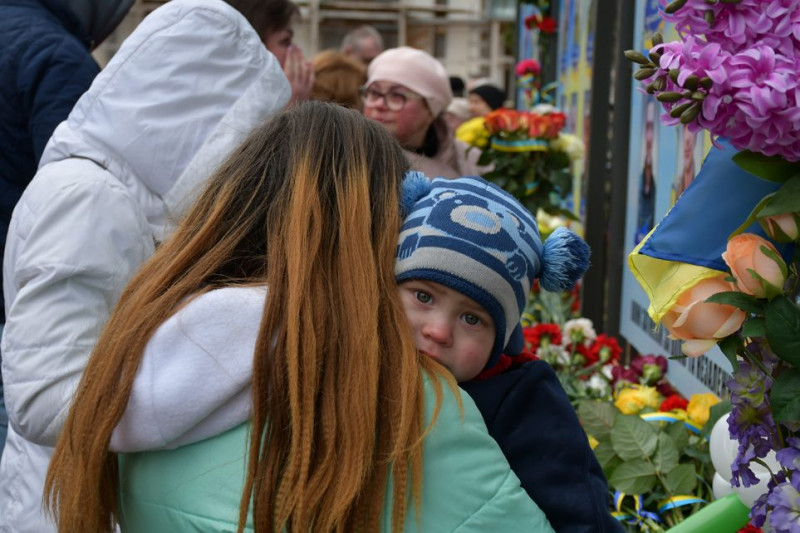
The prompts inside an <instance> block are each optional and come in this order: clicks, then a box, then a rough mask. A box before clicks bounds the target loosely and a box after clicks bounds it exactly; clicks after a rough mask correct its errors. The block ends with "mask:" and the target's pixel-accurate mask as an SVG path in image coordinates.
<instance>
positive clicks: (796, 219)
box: [758, 213, 800, 242]
mask: <svg viewBox="0 0 800 533" xmlns="http://www.w3.org/2000/svg"><path fill="white" fill-rule="evenodd" d="M758 222H759V224H761V227H762V228H764V231H765V232H766V233H767V235H769V238H770V239H772V240H774V241H778V242H792V241H796V240H797V239H798V237H800V213H784V214H782V215H773V216H771V217H762V218H759V219H758Z"/></svg>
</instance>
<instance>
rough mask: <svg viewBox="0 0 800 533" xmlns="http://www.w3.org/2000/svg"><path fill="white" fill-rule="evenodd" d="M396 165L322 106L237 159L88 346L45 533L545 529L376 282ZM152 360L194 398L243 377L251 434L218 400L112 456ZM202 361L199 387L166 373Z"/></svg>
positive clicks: (277, 121) (298, 114) (471, 413)
mask: <svg viewBox="0 0 800 533" xmlns="http://www.w3.org/2000/svg"><path fill="white" fill-rule="evenodd" d="M407 170H408V164H407V163H406V160H405V158H404V156H403V152H402V150H401V149H400V147H399V145H398V144H397V143H396V142H395V141H394V140H393V139H392V138H391V137H390V136H389V134H388V133H387V132H386V131H385V130H384V129H383V128H382V127H381V126H380V125H378V124H376V123H373V122H370V121H369V120H367V119H365V118H363V117H362V116H361V115H359V114H358V113H357V112H355V111H350V110H347V109H344V108H341V107H339V106H336V105H333V104H324V103H319V102H309V103H305V104H301V105H298V106H296V107H294V108H292V109H290V110H288V111H285V112H283V113H281V114H279V115H278V116H276V117H275V118H274V119H272V120H271V121H270V122H269V123H267V124H265V125H263V126H261V127H259V128H257V129H256V131H254V132H253V133H252V134H251V135H250V136H249V137H248V139H247V140H246V141H245V142H244V143H243V144H242V145H241V146H240V147H239V148H238V149H237V150H235V151H234V153H233V154H232V155H231V156H230V157H229V158H228V159H227V161H226V162H224V163H223V164H222V165H221V167H220V168H219V169H218V170H217V172H216V173H215V175H214V176H213V177H212V178H211V180H210V182H209V184H208V186H207V187H206V189H205V190H204V192H203V193H202V194H201V196H200V198H199V199H198V200H197V202H196V203H195V204H194V206H193V207H192V209H191V210H190V211H189V214H188V216H187V217H186V218H185V219H184V220H183V221H182V222H181V224H180V225H179V227H178V229H177V230H176V232H175V234H174V236H173V237H172V238H170V239H169V240H167V241H166V242H165V243H164V244H163V245H162V246H161V247H160V248H159V249H158V250H157V251H156V253H155V255H154V256H153V257H152V258H151V259H150V260H149V261H148V262H147V263H146V264H145V265H144V267H143V268H142V270H141V271H140V272H139V273H138V274H137V275H136V277H135V278H134V279H133V280H132V281H131V283H130V284H129V285H128V287H127V288H126V290H125V292H124V293H123V295H122V297H121V299H120V301H119V303H118V305H117V307H116V308H115V310H114V312H113V314H112V316H111V318H110V320H109V321H108V324H107V326H106V328H105V329H104V331H103V333H102V335H101V336H100V340H99V342H98V344H97V346H96V348H95V350H94V352H93V354H92V357H91V359H90V361H89V364H88V366H87V368H86V370H85V372H84V375H83V379H82V381H81V384H80V387H79V389H78V392H77V395H76V398H75V401H74V404H73V405H72V408H71V410H70V413H69V416H68V419H67V422H66V426H65V428H64V431H63V433H62V435H61V438H60V440H59V442H58V445H57V447H56V451H55V455H54V457H53V460H52V462H51V465H50V470H49V471H48V476H47V486H46V488H47V491H46V495H47V499H46V505H47V506H48V508H49V509H50V511H51V513H52V514H53V516H54V517H55V519H56V522H57V523H58V527H59V531H60V532H61V533H79V532H80V533H85V532H103V533H105V532H111V531H113V530H114V525H115V522H116V521H119V522H120V525H121V527H122V531H123V532H129V531H132V532H148V533H149V532H159V531H193V532H196V531H209V532H211V531H234V530H237V531H245V530H246V531H256V532H273V531H283V530H285V531H289V532H308V531H314V532H328V531H338V532H344V531H348V532H349V531H369V532H372V531H393V532H400V531H416V530H417V529H414V528H419V529H418V530H425V531H432V530H436V531H455V530H456V529H458V531H460V532H466V531H482V530H485V529H484V528H485V527H486V525H487V524H491V525H493V526H498V527H499V529H500V530H504V531H542V532H545V531H546V532H550V531H552V530H551V529H550V527H549V525H548V524H547V521H546V519H545V518H544V515H543V514H542V513H541V511H540V510H539V509H538V507H536V505H535V504H534V503H533V502H532V501H531V500H530V499H528V497H527V496H526V495H525V493H524V491H523V490H522V489H521V487H520V486H519V482H518V480H517V479H516V477H515V476H514V475H513V474H512V473H511V471H510V469H509V467H508V464H507V462H506V461H505V459H504V458H503V457H502V454H501V452H500V451H499V449H498V448H497V446H496V444H495V443H494V441H492V440H491V438H490V437H489V436H488V434H487V433H486V429H485V426H484V425H483V423H482V421H481V418H480V414H479V413H478V412H477V410H476V408H475V406H474V404H473V403H471V401H470V400H469V399H468V398H466V397H465V398H464V400H463V405H462V403H461V396H460V394H459V392H458V389H457V388H456V386H455V383H454V382H453V380H452V378H451V377H449V375H448V373H446V372H445V371H444V370H443V368H442V367H440V366H438V365H437V364H436V363H434V362H432V361H431V360H430V359H429V358H426V357H420V356H419V354H418V352H417V350H416V348H415V347H414V343H413V339H412V336H411V333H410V331H409V329H408V326H407V322H406V318H405V315H404V313H403V308H402V305H401V302H400V298H399V293H398V290H397V286H396V284H395V281H394V258H395V250H396V246H397V236H398V233H399V230H400V225H401V221H402V216H403V208H402V192H401V181H402V176H403V175H404V173H405V172H406V171H407ZM267 287H268V290H267ZM240 348H241V349H240ZM242 351H244V352H245V353H247V354H248V356H247V359H248V360H237V359H236V357H237V355H236V354H237V353H240V352H242ZM153 358H155V360H158V359H159V358H161V360H163V361H164V362H165V363H170V364H173V365H177V368H178V369H180V368H183V369H185V372H180V371H177V372H172V370H170V371H169V372H167V371H165V372H167V373H169V375H170V376H171V377H170V378H169V380H168V383H167V384H166V385H165V388H169V387H171V386H173V384H174V386H176V387H180V385H179V384H177V382H179V381H180V380H181V379H189V380H194V382H193V383H192V385H193V392H192V393H193V394H195V395H196V396H197V397H198V398H199V397H202V396H203V395H204V394H208V395H214V394H216V392H215V391H216V390H217V389H215V385H216V383H217V382H223V381H226V380H228V379H233V377H234V376H237V375H240V374H244V375H245V376H247V378H246V379H244V380H243V384H242V385H241V387H240V392H244V398H245V400H244V402H245V403H246V404H247V410H248V414H249V416H250V420H249V422H248V423H247V424H244V425H239V426H237V427H233V425H236V424H240V423H241V420H237V416H238V415H237V414H236V413H241V411H242V410H241V409H239V408H237V407H236V406H237V405H238V406H241V404H242V398H241V397H240V396H242V395H241V394H238V395H237V394H235V393H230V394H228V395H227V396H226V400H225V401H223V400H220V401H221V403H222V405H220V406H219V408H218V409H215V410H214V413H215V414H217V415H219V413H220V412H224V413H227V415H226V416H223V418H227V419H230V426H229V427H233V429H230V430H228V431H225V428H222V429H220V428H219V427H218V429H219V430H220V431H219V432H220V434H219V435H216V436H214V437H213V438H208V439H205V440H201V441H200V442H196V443H194V444H190V445H185V446H182V447H179V448H177V449H174V450H166V451H158V452H146V453H138V454H127V455H124V454H123V455H119V456H117V454H115V453H111V452H110V451H109V443H110V442H111V439H112V433H113V432H114V430H115V427H116V426H117V425H118V423H119V421H120V420H121V419H122V417H123V414H125V411H126V408H129V406H128V402H129V398H131V391H132V390H133V388H134V380H136V381H137V382H140V381H145V382H147V381H148V380H149V379H151V378H152V377H153V376H152V374H153V373H151V372H150V371H149V370H148V369H147V364H150V363H152V361H151V359H153ZM209 359H210V360H213V361H214V363H215V364H216V365H217V368H218V372H216V373H214V374H212V375H206V376H205V379H206V381H207V383H202V382H197V381H196V380H195V378H193V377H192V378H186V377H185V376H184V375H183V374H186V375H188V376H191V375H192V374H191V372H192V371H193V369H194V368H195V367H196V366H200V367H202V366H203V365H204V364H206V363H204V361H205V362H207V361H208V360H209ZM250 365H252V379H250V378H249V376H250V375H251V374H250V372H251V369H250ZM237 366H240V367H246V368H244V369H242V368H235V367H237ZM172 368H174V367H172ZM151 369H152V367H151ZM159 370H160V369H159V368H158V367H156V371H155V372H154V373H155V374H158V375H157V376H156V377H158V378H163V375H161V373H160V372H159ZM157 383H160V382H158V381H157V380H154V381H152V382H151V385H152V386H155V384H157ZM442 384H446V385H447V387H442ZM184 401H185V402H186V405H187V411H188V410H191V405H190V404H192V403H193V400H192V399H191V398H184ZM226 401H227V403H226ZM131 402H132V403H133V402H134V400H133V399H131ZM234 404H236V405H234ZM250 406H252V410H251V411H249V409H250ZM157 414H158V413H157ZM178 418H180V413H178V414H176V416H175V417H174V418H170V419H169V421H168V422H167V425H169V426H174V425H176V424H178V425H180V423H181V422H180V421H178V420H177V419H178ZM152 422H153V423H152V424H151V425H150V426H149V427H141V428H140V429H141V431H142V432H148V431H154V432H156V433H157V432H159V431H160V429H159V427H158V421H157V420H153V421H152ZM186 432H187V433H192V431H189V430H187V431H186ZM193 434H194V435H195V436H197V435H201V434H202V432H194V433H193ZM205 436H208V435H202V437H198V438H195V439H192V438H188V439H184V440H182V441H180V444H186V443H187V442H191V441H193V440H198V439H199V438H203V437H205ZM145 440H146V439H145ZM176 442H178V441H173V442H169V443H164V446H162V447H163V448H170V447H173V448H174V447H175V446H176V445H177V444H176ZM423 455H424V457H423ZM243 472H244V475H243Z"/></svg>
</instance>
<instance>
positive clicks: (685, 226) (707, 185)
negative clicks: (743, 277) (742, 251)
mask: <svg viewBox="0 0 800 533" xmlns="http://www.w3.org/2000/svg"><path fill="white" fill-rule="evenodd" d="M718 144H719V147H716V146H714V147H712V148H711V151H709V153H708V156H707V157H706V159H705V161H704V162H703V166H702V167H701V169H700V172H698V174H697V177H695V179H694V181H692V183H691V184H690V185H689V187H687V188H686V190H685V191H684V193H683V194H682V195H681V197H680V198H679V199H678V201H677V202H676V203H675V205H674V206H673V207H672V209H670V211H669V212H668V213H667V214H666V215H665V216H664V218H663V219H662V220H661V222H659V224H658V225H657V226H656V227H655V228H653V230H652V231H651V232H650V233H649V234H648V235H647V236H646V237H645V238H644V239H643V240H642V242H640V243H639V245H638V246H637V247H636V248H634V249H633V251H632V252H631V253H630V255H629V256H628V265H629V267H630V269H631V271H632V272H633V275H634V276H635V277H636V280H637V281H638V282H639V284H640V285H641V286H642V288H643V289H644V290H645V292H646V293H647V296H648V297H649V298H650V306H649V308H648V309H647V312H648V313H649V315H650V318H652V319H653V321H654V322H656V323H659V322H660V321H661V318H662V317H663V316H664V315H665V314H666V313H667V311H669V309H670V308H671V307H672V306H673V305H674V304H675V302H676V301H677V299H678V296H680V295H681V294H682V293H683V292H684V291H685V290H687V289H689V288H691V287H693V286H694V285H696V284H697V283H698V282H700V281H701V280H703V279H706V278H712V277H715V276H719V275H720V274H727V273H728V267H727V265H726V264H725V262H724V261H723V260H722V253H723V252H724V251H725V247H726V246H727V243H728V237H730V235H731V233H733V232H734V231H735V230H736V229H737V228H738V227H739V226H741V225H742V223H744V221H745V220H747V217H748V216H749V215H750V213H751V212H752V210H753V209H754V208H755V206H756V205H757V204H758V203H759V202H760V201H761V199H762V198H764V196H766V195H768V194H771V193H773V192H775V191H776V190H777V189H778V188H779V187H780V186H781V185H782V184H781V183H775V182H770V181H766V180H763V179H761V178H758V177H757V176H755V175H754V174H751V173H749V172H747V171H746V170H744V169H742V168H741V167H740V166H739V165H737V164H736V163H735V162H734V161H733V156H734V155H736V154H737V153H738V150H736V149H735V148H733V147H732V146H731V145H730V144H728V143H727V142H726V141H723V140H720V141H719V142H718ZM745 232H746V233H755V234H758V235H760V236H762V237H766V235H765V234H764V231H763V230H762V229H761V226H759V225H758V223H753V224H752V225H751V226H750V227H749V228H747V229H746V230H745ZM776 247H777V248H778V251H779V252H781V253H782V254H784V255H786V250H785V248H786V247H785V246H782V245H779V244H776Z"/></svg>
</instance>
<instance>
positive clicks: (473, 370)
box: [400, 280, 495, 381]
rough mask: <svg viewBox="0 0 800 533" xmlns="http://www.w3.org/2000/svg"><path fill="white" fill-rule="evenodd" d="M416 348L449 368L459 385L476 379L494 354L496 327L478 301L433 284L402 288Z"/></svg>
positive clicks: (410, 283)
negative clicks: (460, 382) (459, 382)
mask: <svg viewBox="0 0 800 533" xmlns="http://www.w3.org/2000/svg"><path fill="white" fill-rule="evenodd" d="M400 296H401V298H402V300H403V307H404V309H405V312H406V317H407V318H408V322H409V324H411V328H412V329H413V331H414V341H415V342H416V344H417V348H418V349H419V350H420V351H421V352H423V353H424V354H426V355H428V356H430V357H433V358H434V359H435V360H436V361H437V362H439V363H441V364H442V365H444V366H446V367H447V369H448V370H450V372H451V373H452V374H453V375H454V376H455V378H456V380H458V381H469V380H470V379H472V378H474V377H475V376H477V375H478V374H479V373H480V371H481V370H483V367H484V366H486V362H487V361H488V360H489V355H491V353H492V346H493V345H494V338H495V325H494V321H493V320H492V317H491V316H489V313H487V312H486V310H485V309H484V308H483V307H482V306H481V305H480V304H478V303H477V302H475V300H473V299H471V298H468V297H466V296H464V295H463V294H461V293H460V292H458V291H455V290H453V289H450V288H448V287H445V286H444V285H441V284H439V283H434V282H431V281H421V280H412V281H406V282H403V283H401V284H400Z"/></svg>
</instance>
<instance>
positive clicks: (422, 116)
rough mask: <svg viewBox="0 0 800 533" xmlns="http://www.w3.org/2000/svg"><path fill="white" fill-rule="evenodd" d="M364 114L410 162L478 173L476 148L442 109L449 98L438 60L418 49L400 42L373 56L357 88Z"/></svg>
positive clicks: (428, 169) (431, 171)
mask: <svg viewBox="0 0 800 533" xmlns="http://www.w3.org/2000/svg"><path fill="white" fill-rule="evenodd" d="M361 98H362V101H363V104H364V115H365V116H366V117H367V118H370V119H372V120H375V121H377V122H379V123H380V124H382V125H383V127H385V128H386V129H387V130H388V131H389V132H390V133H391V134H392V135H393V136H394V137H395V139H397V140H398V141H399V142H400V144H401V145H402V146H403V149H404V150H405V152H406V157H408V159H409V161H410V163H411V165H412V166H413V167H414V168H415V169H416V170H419V171H420V172H423V173H424V174H426V175H428V176H431V177H433V176H445V177H448V178H455V177H458V176H463V175H467V174H480V172H479V169H478V167H477V165H476V161H477V159H478V157H479V156H480V153H479V152H478V151H477V150H475V149H473V150H469V153H468V152H467V150H468V146H467V145H466V144H464V143H462V142H461V141H458V140H456V139H455V138H454V137H453V132H452V131H451V130H450V129H449V128H448V126H447V123H446V121H445V120H444V111H445V110H446V109H447V106H448V105H449V104H450V101H451V100H452V99H453V93H452V91H451V89H450V78H449V77H448V74H447V71H446V70H445V68H444V67H443V66H442V64H441V63H440V62H439V61H437V60H436V59H434V58H433V57H432V56H431V55H429V54H428V53H426V52H423V51H422V50H418V49H416V48H411V47H408V46H401V47H399V48H391V49H389V50H386V51H385V52H383V53H381V54H380V55H378V56H377V57H376V58H375V59H373V60H372V62H371V63H370V65H369V70H368V71H367V83H366V85H365V86H364V87H363V88H362V90H361Z"/></svg>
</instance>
